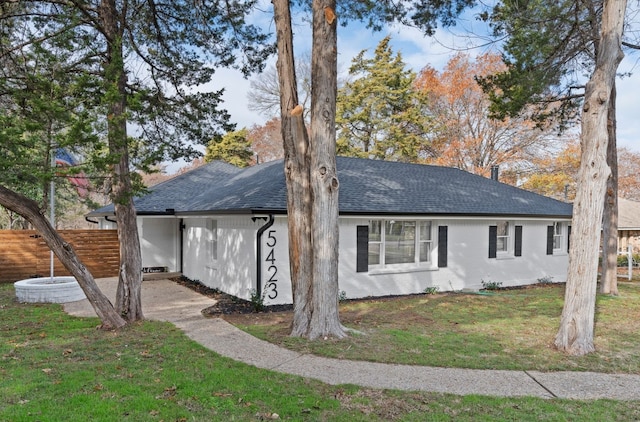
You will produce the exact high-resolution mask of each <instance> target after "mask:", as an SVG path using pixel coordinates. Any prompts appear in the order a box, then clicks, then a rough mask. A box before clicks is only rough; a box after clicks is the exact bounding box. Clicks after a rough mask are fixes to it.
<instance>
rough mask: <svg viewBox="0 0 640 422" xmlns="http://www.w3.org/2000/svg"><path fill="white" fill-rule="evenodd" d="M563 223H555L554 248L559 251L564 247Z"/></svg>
mask: <svg viewBox="0 0 640 422" xmlns="http://www.w3.org/2000/svg"><path fill="white" fill-rule="evenodd" d="M562 226H563V224H562V223H561V222H559V221H556V222H555V223H553V250H554V251H558V250H560V249H563V248H564V230H563V227H562Z"/></svg>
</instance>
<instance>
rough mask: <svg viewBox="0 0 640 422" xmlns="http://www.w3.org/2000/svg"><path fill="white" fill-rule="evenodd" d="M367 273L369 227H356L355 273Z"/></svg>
mask: <svg viewBox="0 0 640 422" xmlns="http://www.w3.org/2000/svg"><path fill="white" fill-rule="evenodd" d="M367 271H369V226H356V272H358V273H363V272H367Z"/></svg>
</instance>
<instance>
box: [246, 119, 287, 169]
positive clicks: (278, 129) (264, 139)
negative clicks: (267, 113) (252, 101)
mask: <svg viewBox="0 0 640 422" xmlns="http://www.w3.org/2000/svg"><path fill="white" fill-rule="evenodd" d="M247 139H248V140H249V142H250V143H251V150H252V151H253V153H254V159H255V160H256V162H257V163H266V162H268V161H274V160H279V159H281V158H283V157H284V149H283V147H282V125H281V124H280V119H279V118H273V119H271V120H268V121H267V122H266V123H265V124H263V125H253V126H252V127H251V129H249V133H248V134H247Z"/></svg>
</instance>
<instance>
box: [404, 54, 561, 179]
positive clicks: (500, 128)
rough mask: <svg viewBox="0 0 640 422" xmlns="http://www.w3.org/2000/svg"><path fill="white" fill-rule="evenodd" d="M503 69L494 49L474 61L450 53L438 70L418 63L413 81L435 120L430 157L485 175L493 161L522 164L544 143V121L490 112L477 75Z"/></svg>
mask: <svg viewBox="0 0 640 422" xmlns="http://www.w3.org/2000/svg"><path fill="white" fill-rule="evenodd" d="M504 69H505V65H504V63H503V62H502V59H501V58H500V56H499V55H496V54H484V55H482V56H479V57H477V58H476V59H475V61H473V60H472V59H471V57H470V56H469V55H467V54H462V53H459V54H456V55H454V56H453V57H452V58H451V59H450V60H449V62H448V63H447V65H446V66H445V68H444V69H443V70H442V71H438V70H436V69H434V68H433V67H431V66H426V67H425V68H423V69H422V71H421V72H420V74H419V75H418V78H417V80H416V86H417V87H418V88H419V89H420V90H421V91H422V92H424V93H425V94H426V96H427V98H428V109H429V113H430V114H431V115H432V116H433V120H434V121H435V122H436V125H435V127H434V129H433V132H432V134H431V139H432V149H433V156H432V157H431V158H430V159H429V160H428V161H429V162H431V163H434V164H438V165H443V166H450V167H456V168H460V169H463V170H466V171H468V172H471V173H475V174H480V175H483V176H488V175H489V174H490V169H491V167H492V166H493V165H501V166H503V167H502V170H507V169H511V170H512V171H513V170H515V169H517V168H518V167H522V168H524V167H526V166H527V163H529V162H530V161H531V159H533V158H535V157H537V156H539V155H540V154H541V153H542V152H543V151H544V150H545V149H546V148H547V147H548V146H549V144H550V142H551V139H552V138H551V137H550V136H549V135H550V134H549V130H548V127H545V128H540V127H537V126H536V124H535V123H534V122H532V121H530V120H527V119H524V118H519V117H505V118H504V119H492V118H491V117H490V116H489V115H490V110H489V109H490V107H491V102H490V100H489V96H488V95H487V94H486V93H484V92H483V90H482V88H481V87H480V85H478V83H477V82H476V78H477V77H478V76H486V75H489V74H493V73H495V72H498V71H503V70H504Z"/></svg>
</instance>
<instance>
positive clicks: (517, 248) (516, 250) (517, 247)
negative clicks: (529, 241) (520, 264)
mask: <svg viewBox="0 0 640 422" xmlns="http://www.w3.org/2000/svg"><path fill="white" fill-rule="evenodd" d="M514 237H515V239H514V247H513V255H515V256H522V226H516V231H515V236H514Z"/></svg>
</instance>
